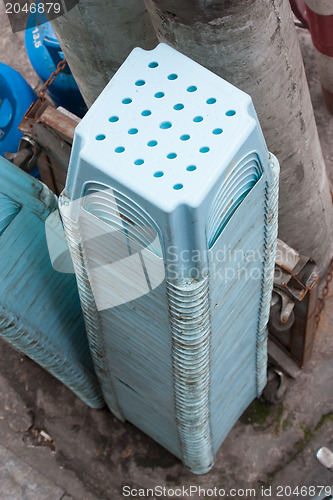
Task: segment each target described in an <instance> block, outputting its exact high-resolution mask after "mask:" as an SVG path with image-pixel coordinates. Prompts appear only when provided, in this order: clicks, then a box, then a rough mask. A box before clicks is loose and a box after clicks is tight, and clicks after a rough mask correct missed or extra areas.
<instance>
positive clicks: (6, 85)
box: [0, 62, 37, 156]
mask: <svg viewBox="0 0 333 500" xmlns="http://www.w3.org/2000/svg"><path fill="white" fill-rule="evenodd" d="M36 100H37V96H36V94H35V92H34V91H33V90H32V88H31V87H30V86H29V85H28V83H27V82H26V81H25V79H24V78H23V77H22V76H21V75H20V73H18V72H17V71H15V70H14V69H13V68H11V67H10V66H7V65H6V64H3V63H1V62H0V155H1V156H4V154H5V152H8V153H16V151H17V149H18V146H19V143H20V140H21V137H22V134H21V132H20V131H19V129H18V126H19V124H20V123H21V121H22V118H23V115H24V114H25V112H26V111H27V110H28V108H29V107H30V105H31V104H32V103H33V102H34V101H36Z"/></svg>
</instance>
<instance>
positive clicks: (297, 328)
mask: <svg viewBox="0 0 333 500" xmlns="http://www.w3.org/2000/svg"><path fill="white" fill-rule="evenodd" d="M318 283H319V276H318V274H317V272H316V264H315V262H314V261H313V260H312V259H310V258H308V257H305V256H302V255H300V254H299V253H298V252H296V251H295V250H294V249H292V248H291V247H289V246H288V245H287V244H286V243H284V242H283V241H281V240H278V243H277V257H276V262H275V276H274V288H273V295H272V303H271V313H270V319H269V325H268V329H269V335H270V339H271V341H272V342H274V344H275V345H276V346H277V347H278V348H279V349H281V350H282V351H283V352H284V353H285V354H287V355H288V356H289V357H290V358H291V359H292V360H293V361H294V362H296V363H297V364H298V365H299V366H300V367H303V366H304V364H305V363H306V362H307V361H308V360H309V359H310V356H311V353H312V347H313V341H314V334H315V325H316V305H317V298H318ZM270 350H271V351H272V349H270ZM270 350H269V354H270V356H271V358H276V356H275V355H274V354H272V352H270ZM274 352H275V353H276V349H274ZM281 359H282V358H281ZM276 364H278V362H276ZM281 368H282V369H283V366H282V367H281Z"/></svg>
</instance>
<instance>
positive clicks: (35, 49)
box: [25, 3, 87, 117]
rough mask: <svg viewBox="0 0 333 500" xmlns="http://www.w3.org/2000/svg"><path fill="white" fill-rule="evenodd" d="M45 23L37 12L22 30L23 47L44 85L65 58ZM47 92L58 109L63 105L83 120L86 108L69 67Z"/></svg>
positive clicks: (43, 16) (50, 29)
mask: <svg viewBox="0 0 333 500" xmlns="http://www.w3.org/2000/svg"><path fill="white" fill-rule="evenodd" d="M37 5H38V3H37ZM45 21H46V19H45V14H43V13H39V12H38V9H37V10H36V12H35V13H32V14H30V16H29V18H28V22H27V29H26V31H25V45H26V49H27V53H28V56H29V59H30V62H31V64H32V65H33V67H34V69H35V71H36V73H37V74H38V75H39V77H40V78H41V80H42V81H43V82H44V83H45V82H46V80H47V79H48V78H49V76H50V74H51V73H52V72H53V71H54V70H55V69H56V67H57V65H58V63H59V62H60V61H61V59H63V58H64V55H63V53H62V51H61V47H60V45H59V42H58V40H57V38H56V36H55V33H54V31H53V29H52V26H51V24H50V23H48V22H45ZM43 23H44V24H43ZM48 93H49V95H50V97H51V98H52V99H53V101H54V102H55V104H56V105H57V106H62V107H64V108H66V109H68V110H69V111H71V112H72V113H74V114H75V115H77V116H80V117H82V116H83V115H84V114H85V113H86V112H87V106H86V105H85V103H84V100H83V98H82V96H81V93H80V91H79V88H78V86H77V84H76V82H75V80H74V77H73V75H72V73H71V72H70V69H69V67H68V65H66V67H65V69H64V70H63V71H62V72H61V73H59V75H58V76H57V79H56V80H55V81H54V82H53V83H52V85H51V86H50V87H49V88H48Z"/></svg>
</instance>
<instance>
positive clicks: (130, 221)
mask: <svg viewBox="0 0 333 500" xmlns="http://www.w3.org/2000/svg"><path fill="white" fill-rule="evenodd" d="M278 172H279V167H278V163H277V160H276V159H275V158H274V157H273V156H272V155H270V154H269V153H268V151H267V148H266V145H265V141H264V138H263V135H262V132H261V129H260V126H259V123H258V119H257V117H256V114H255V111H254V108H253V104H252V101H251V99H250V97H249V96H248V95H246V94H245V93H243V92H241V91H240V90H238V89H236V88H235V87H233V86H232V85H230V84H228V83H227V82H225V81H224V80H222V79H221V78H219V77H217V76H216V75H214V74H212V73H211V72H209V71H208V70H206V69H204V68H203V67H202V66H200V65H198V64H196V63H195V62H193V61H191V60H190V59H188V58H187V57H185V56H183V55H181V54H180V53H178V52H176V51H175V50H173V49H171V48H170V47H168V46H167V45H164V44H160V45H159V46H158V47H157V48H156V49H155V50H153V51H151V52H149V51H147V52H146V51H143V50H141V49H135V50H134V51H133V52H132V53H131V54H130V56H129V57H128V59H127V60H126V61H125V63H124V64H123V66H122V67H121V68H120V69H119V71H118V72H117V74H116V75H115V76H114V78H113V79H112V81H111V82H110V84H109V85H108V86H107V87H106V88H105V90H104V91H103V92H102V94H101V96H100V97H99V98H98V99H97V100H96V102H95V103H94V104H93V106H92V107H91V109H90V110H89V112H88V113H87V115H86V116H85V118H84V119H83V120H82V122H81V123H80V124H79V125H78V127H77V128H76V130H75V139H74V145H73V150H72V156H71V162H70V167H69V174H68V177H67V185H66V188H65V191H64V193H63V195H62V197H61V199H60V211H61V214H62V218H63V221H64V225H65V230H66V234H67V238H68V242H69V246H70V250H71V254H72V258H73V262H74V267H75V271H76V274H77V280H78V286H79V293H80V297H81V303H82V307H83V311H84V314H85V318H86V324H87V330H88V337H89V341H90V346H91V349H92V352H93V359H94V362H95V367H96V371H97V374H98V376H99V379H100V381H101V384H102V387H103V392H104V395H105V398H106V401H107V403H108V405H109V407H110V409H111V411H112V412H113V413H114V414H115V415H116V416H118V417H119V418H121V419H126V420H129V421H130V422H132V423H133V424H134V425H136V426H138V427H139V428H140V429H142V430H143V431H144V432H145V433H147V434H149V435H150V436H151V437H152V438H154V439H155V440H156V441H158V442H159V443H160V444H161V445H163V446H164V447H165V448H167V449H168V450H169V451H171V452H172V453H174V454H175V455H176V456H177V457H179V458H180V459H181V460H182V461H183V462H184V464H185V465H186V466H187V467H188V468H189V469H190V470H191V471H192V472H194V473H197V474H201V473H205V472H207V471H209V469H210V468H211V467H212V465H213V463H214V460H215V455H216V453H217V450H218V448H219V446H220V444H221V443H222V441H223V440H224V438H225V437H226V435H227V434H228V432H229V431H230V429H231V428H232V426H233V425H234V424H235V422H236V420H237V419H238V417H239V416H240V415H241V414H242V412H243V411H244V410H245V408H246V407H247V406H248V405H249V404H250V403H251V401H252V400H253V399H254V398H255V397H256V396H257V395H259V394H260V393H261V391H262V389H263V387H264V385H265V383H266V359H267V329H266V325H267V321H268V314H269V308H270V297H271V292H272V285H273V271H274V261H275V248H276V236H277V202H278Z"/></svg>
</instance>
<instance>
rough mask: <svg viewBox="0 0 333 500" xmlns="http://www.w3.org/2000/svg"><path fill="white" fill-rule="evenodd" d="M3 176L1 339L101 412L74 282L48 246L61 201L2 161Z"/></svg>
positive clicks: (0, 187) (0, 198)
mask: <svg viewBox="0 0 333 500" xmlns="http://www.w3.org/2000/svg"><path fill="white" fill-rule="evenodd" d="M0 172H1V185H0V277H1V287H0V337H2V338H3V339H4V340H6V341H7V342H9V343H10V344H11V345H12V346H13V347H14V348H16V349H18V350H19V351H21V352H23V353H24V354H26V355H27V356H29V357H30V358H31V359H33V360H34V361H36V362H37V363H39V364H40V365H41V366H42V367H43V368H45V369H46V370H48V371H49V372H50V373H52V374H53V375H54V376H55V377H57V378H58V379H59V380H61V381H62V382H63V383H64V384H65V385H67V387H69V388H70V389H72V391H74V392H75V393H76V394H77V395H78V396H79V397H80V398H81V399H82V400H83V401H84V402H85V403H87V404H88V405H89V406H92V407H94V408H99V407H101V406H103V404H104V401H103V398H102V396H101V392H100V388H99V384H98V382H97V378H96V375H95V372H94V368H93V364H92V361H91V357H90V352H89V347H88V343H87V337H86V333H85V327H84V321H83V316H82V311H81V307H80V301H79V297H78V293H77V287H76V283H75V278H74V276H73V274H61V273H57V272H56V271H55V270H54V269H53V268H52V265H51V261H50V257H49V252H48V246H47V242H46V236H45V220H46V219H47V218H48V217H49V216H50V214H52V216H53V217H54V216H55V215H56V214H57V198H56V196H55V195H54V194H53V193H52V192H51V191H50V190H49V189H48V188H47V187H46V186H45V185H44V184H42V183H41V182H39V181H37V180H36V179H33V178H32V177H31V176H29V175H28V174H26V173H25V172H23V171H22V170H20V169H19V168H17V167H15V166H14V165H13V164H12V163H9V162H8V161H7V160H5V159H3V158H0ZM55 224H56V220H54V221H53V227H54V230H55V231H56V230H57V228H56V227H55ZM59 224H61V223H60V220H59Z"/></svg>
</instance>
